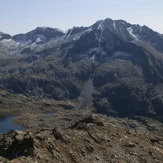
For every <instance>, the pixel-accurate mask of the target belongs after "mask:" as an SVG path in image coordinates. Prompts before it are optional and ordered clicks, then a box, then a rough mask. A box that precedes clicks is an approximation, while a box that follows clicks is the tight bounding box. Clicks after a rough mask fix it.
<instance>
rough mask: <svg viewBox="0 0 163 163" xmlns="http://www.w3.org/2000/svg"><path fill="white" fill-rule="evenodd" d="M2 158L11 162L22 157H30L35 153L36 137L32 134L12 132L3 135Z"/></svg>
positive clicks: (0, 145) (0, 149) (0, 148)
mask: <svg viewBox="0 0 163 163" xmlns="http://www.w3.org/2000/svg"><path fill="white" fill-rule="evenodd" d="M0 151H1V156H3V157H5V158H7V159H9V160H11V159H14V158H17V157H21V156H29V155H32V154H33V152H34V137H33V134H32V133H28V132H27V133H24V132H21V131H11V132H9V133H8V134H7V135H3V137H2V138H1V143H0Z"/></svg>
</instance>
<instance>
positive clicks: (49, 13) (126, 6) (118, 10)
mask: <svg viewBox="0 0 163 163" xmlns="http://www.w3.org/2000/svg"><path fill="white" fill-rule="evenodd" d="M0 2H1V3H0V31H2V32H5V33H9V34H11V35H14V34H18V33H26V32H29V31H31V30H33V29H35V28H36V27H38V26H41V27H42V26H46V27H47V26H48V27H52V28H59V29H61V30H64V31H65V30H68V29H69V28H72V27H73V26H90V25H92V24H93V23H95V22H96V21H97V20H102V19H106V18H111V19H113V20H118V19H123V20H125V21H127V22H129V23H131V24H140V25H147V26H148V27H150V28H152V29H153V30H155V31H158V32H160V33H162V34H163V0H0Z"/></svg>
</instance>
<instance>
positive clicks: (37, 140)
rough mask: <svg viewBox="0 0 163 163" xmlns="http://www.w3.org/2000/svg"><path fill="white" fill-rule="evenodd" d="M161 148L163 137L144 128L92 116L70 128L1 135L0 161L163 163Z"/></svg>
mask: <svg viewBox="0 0 163 163" xmlns="http://www.w3.org/2000/svg"><path fill="white" fill-rule="evenodd" d="M133 121H134V120H133ZM130 123H131V121H130ZM137 126H138V125H137ZM162 145H163V138H162V136H159V135H156V134H155V135H154V134H153V133H152V132H150V131H149V130H146V129H145V128H141V127H139V130H138V129H137V128H134V129H133V128H128V127H125V126H122V124H121V122H118V121H115V119H110V120H109V119H108V120H107V119H105V118H101V117H100V116H97V115H93V116H89V117H86V118H82V119H80V120H78V121H77V122H74V123H73V124H70V127H66V126H64V127H63V126H62V127H60V126H59V125H57V126H56V127H55V128H53V129H41V130H33V131H30V132H29V131H23V132H22V131H21V132H20V131H10V132H8V133H7V134H3V135H0V156H1V157H0V161H1V162H6V163H7V162H8V163H9V162H11V163H22V162H23V163H27V162H28V163H29V162H30V163H31V162H33V163H34V162H38V163H39V162H49V163H60V162H64V163H77V162H80V163H84V162H88V163H99V162H100V163H106V162H119V163H120V162H130V163H137V162H142V163H145V162H149V163H150V162H157V163H161V162H162V160H163V148H162Z"/></svg>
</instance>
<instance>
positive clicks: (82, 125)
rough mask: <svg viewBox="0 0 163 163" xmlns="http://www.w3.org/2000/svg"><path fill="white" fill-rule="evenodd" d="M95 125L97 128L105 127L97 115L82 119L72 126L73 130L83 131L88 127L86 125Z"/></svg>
mask: <svg viewBox="0 0 163 163" xmlns="http://www.w3.org/2000/svg"><path fill="white" fill-rule="evenodd" d="M89 123H93V124H96V125H97V126H104V123H103V122H102V120H101V119H100V118H99V117H98V116H95V115H90V116H89V117H87V118H84V119H81V120H79V121H77V122H75V123H74V124H72V125H71V126H70V128H71V129H83V128H85V127H86V124H89Z"/></svg>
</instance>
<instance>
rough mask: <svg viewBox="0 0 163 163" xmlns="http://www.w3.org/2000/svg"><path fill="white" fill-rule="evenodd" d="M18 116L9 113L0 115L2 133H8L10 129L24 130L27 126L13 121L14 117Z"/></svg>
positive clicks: (0, 130)
mask: <svg viewBox="0 0 163 163" xmlns="http://www.w3.org/2000/svg"><path fill="white" fill-rule="evenodd" d="M15 117H16V116H13V115H8V116H0V133H6V132H8V131H10V130H24V129H25V128H24V127H22V126H20V125H17V124H15V123H13V121H12V120H13V119H14V118H15Z"/></svg>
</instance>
